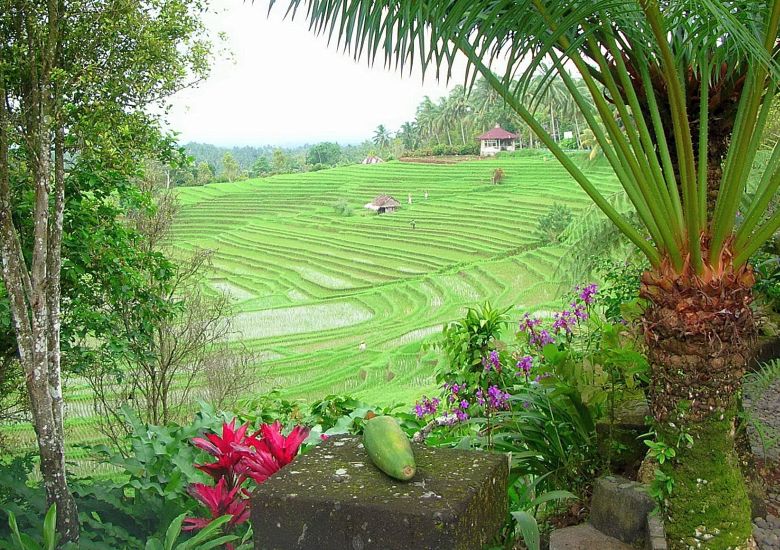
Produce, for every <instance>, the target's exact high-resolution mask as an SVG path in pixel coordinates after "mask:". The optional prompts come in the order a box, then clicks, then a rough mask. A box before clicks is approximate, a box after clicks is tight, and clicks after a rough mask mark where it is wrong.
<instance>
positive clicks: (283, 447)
mask: <svg viewBox="0 0 780 550" xmlns="http://www.w3.org/2000/svg"><path fill="white" fill-rule="evenodd" d="M260 431H261V432H262V434H263V438H262V440H261V443H264V444H265V445H266V447H267V449H268V450H269V451H270V452H271V454H272V455H273V456H274V458H275V459H276V460H277V461H278V462H279V467H280V468H281V467H282V466H287V465H288V464H289V463H290V462H292V461H293V459H294V458H295V457H296V456H297V454H298V449H300V447H301V443H303V442H304V440H305V439H306V438H307V437H308V436H309V429H308V428H303V427H301V426H296V427H295V428H293V429H292V431H291V432H290V434H289V435H287V436H284V435H282V424H281V422H279V421H278V420H277V421H276V422H274V423H273V424H270V425H269V424H263V425H262V426H260ZM255 435H257V434H255ZM258 450H259V449H258Z"/></svg>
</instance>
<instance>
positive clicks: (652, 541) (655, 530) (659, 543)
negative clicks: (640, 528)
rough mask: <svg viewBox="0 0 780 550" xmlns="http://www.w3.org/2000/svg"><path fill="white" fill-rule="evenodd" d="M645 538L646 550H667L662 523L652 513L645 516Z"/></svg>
mask: <svg viewBox="0 0 780 550" xmlns="http://www.w3.org/2000/svg"><path fill="white" fill-rule="evenodd" d="M646 537H647V538H646V544H645V548H647V550H668V547H667V546H666V529H664V523H663V522H662V521H661V518H659V517H658V516H657V515H655V514H652V513H651V514H649V515H648V516H647V531H646Z"/></svg>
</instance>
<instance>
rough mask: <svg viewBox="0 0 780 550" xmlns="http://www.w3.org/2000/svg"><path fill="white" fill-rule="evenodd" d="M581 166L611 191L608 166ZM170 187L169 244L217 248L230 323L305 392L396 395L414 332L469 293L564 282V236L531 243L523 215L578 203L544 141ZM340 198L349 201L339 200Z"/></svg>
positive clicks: (401, 396)
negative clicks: (435, 160)
mask: <svg viewBox="0 0 780 550" xmlns="http://www.w3.org/2000/svg"><path fill="white" fill-rule="evenodd" d="M585 166H586V168H587V166H588V164H587V161H586V163H585ZM594 166H595V165H594ZM496 168H502V169H503V170H504V171H505V173H506V178H505V180H504V181H503V182H502V183H501V184H500V185H493V184H492V183H491V174H492V173H493V171H494V170H495V169H496ZM592 170H593V171H595V172H596V173H597V176H596V177H597V178H599V179H600V181H602V190H603V191H604V192H605V193H614V192H616V191H617V189H618V185H617V182H616V181H615V179H614V175H613V174H611V172H610V171H609V169H608V168H607V167H599V168H596V167H594V168H592ZM426 192H427V193H428V198H427V199H425V198H424V197H425V193H426ZM382 193H389V194H390V195H392V196H395V197H397V198H398V199H399V201H400V202H401V203H402V204H401V207H400V209H399V210H398V211H397V212H395V213H393V214H386V215H376V214H375V213H373V212H371V211H370V210H366V209H364V208H363V205H364V204H365V203H368V202H370V201H371V200H372V199H373V198H374V197H375V196H377V195H379V194H382ZM409 196H411V197H412V203H411V204H409V203H408V197H409ZM179 197H180V199H181V202H182V204H183V207H182V210H181V212H180V214H179V217H178V219H177V223H176V225H175V228H174V234H175V243H176V247H177V249H179V250H181V251H182V252H183V253H187V252H188V251H192V250H193V249H194V248H196V247H202V248H208V249H213V250H214V251H215V252H216V254H215V258H214V271H213V273H212V274H211V275H210V277H211V285H212V287H213V288H214V290H215V291H226V292H229V293H230V294H231V295H232V297H233V300H234V302H235V304H236V306H237V308H238V309H239V311H240V313H239V314H238V315H237V319H236V320H237V326H236V328H237V330H239V331H240V332H242V333H243V339H244V341H245V342H247V343H248V344H249V345H250V346H251V347H252V348H253V349H255V350H257V351H258V352H260V356H261V357H264V358H265V360H264V361H263V366H264V367H266V368H267V372H266V371H265V370H264V372H265V378H264V379H263V382H264V384H268V385H270V386H274V387H279V388H284V389H283V393H284V394H285V395H287V396H289V397H296V398H297V397H300V398H305V399H306V400H312V399H316V398H321V397H323V396H324V395H326V394H331V393H350V394H354V395H356V396H359V397H361V398H364V399H365V400H366V401H368V402H371V403H381V404H391V403H397V402H400V403H404V404H407V406H409V404H411V403H413V402H414V400H415V399H416V398H417V397H418V396H419V395H420V392H421V390H426V389H428V390H430V389H431V387H432V386H433V369H432V367H431V364H430V360H431V356H430V355H428V356H426V355H425V353H424V350H423V349H422V348H421V343H422V342H423V341H425V339H426V338H427V337H429V336H431V335H432V334H438V333H440V332H441V329H442V325H443V324H445V323H448V322H451V321H453V320H455V319H457V318H458V317H459V316H460V315H461V314H462V313H463V311H464V309H465V307H466V306H475V305H477V304H479V303H481V302H484V301H486V300H490V301H491V302H493V303H495V304H497V305H502V306H509V305H513V306H515V308H516V310H517V313H518V314H519V313H520V312H521V311H524V310H535V309H538V308H541V307H543V306H544V305H545V304H551V303H555V302H556V301H557V298H558V297H559V294H560V291H561V290H562V288H561V283H563V282H564V281H565V283H566V284H567V285H568V284H569V282H570V280H569V279H568V278H567V276H566V275H567V274H566V273H560V271H559V269H558V267H559V265H560V262H561V255H562V254H564V253H565V248H564V247H563V246H561V245H555V246H540V244H541V243H540V242H539V241H540V239H539V235H538V234H537V232H536V221H535V220H537V218H538V217H539V216H541V215H544V214H545V213H546V212H547V210H548V209H549V208H550V207H551V206H552V205H553V204H554V203H563V204H567V205H569V206H571V207H572V208H573V209H577V210H582V209H584V208H587V207H588V203H587V197H586V195H585V194H584V193H583V192H582V191H581V190H580V189H579V188H578V187H577V186H576V185H575V184H574V182H573V181H572V180H571V178H570V177H569V176H568V175H567V174H566V173H565V172H564V171H563V170H562V169H561V168H560V167H559V166H557V165H556V164H554V163H553V162H552V161H551V159H550V158H549V157H547V156H545V155H541V154H540V155H537V156H529V157H527V158H504V159H500V160H475V161H467V162H460V163H457V164H452V165H438V164H437V165H433V164H423V163H404V162H387V163H384V164H377V165H354V166H348V167H341V168H333V169H330V170H325V171H319V172H313V173H307V174H294V175H280V176H273V177H270V178H265V179H258V180H248V181H243V182H236V183H232V184H229V183H222V184H213V185H207V186H204V187H197V188H187V189H182V190H181V192H180V194H179ZM339 200H346V201H347V202H348V203H349V205H350V206H351V207H352V208H353V209H354V210H355V212H356V214H355V215H352V216H339V215H338V214H336V213H335V212H334V208H333V204H334V203H336V202H337V201H339ZM412 221H414V225H415V227H414V229H412V226H411V223H412ZM566 290H568V289H566ZM361 342H365V350H364V351H359V346H360V344H361ZM433 360H434V361H435V356H433Z"/></svg>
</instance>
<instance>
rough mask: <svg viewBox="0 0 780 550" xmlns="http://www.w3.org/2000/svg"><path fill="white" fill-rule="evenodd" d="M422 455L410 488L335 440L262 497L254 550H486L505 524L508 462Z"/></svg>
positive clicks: (256, 509) (348, 442)
mask: <svg viewBox="0 0 780 550" xmlns="http://www.w3.org/2000/svg"><path fill="white" fill-rule="evenodd" d="M413 449H414V454H415V460H416V462H417V474H416V475H415V477H414V478H413V479H412V480H411V481H408V482H402V481H397V480H394V479H392V478H390V477H388V476H386V475H385V474H384V473H382V472H381V471H379V470H378V469H377V468H376V467H374V465H373V464H372V463H371V461H370V459H369V457H368V455H367V454H366V451H365V449H364V448H363V445H362V443H361V441H360V438H358V437H351V436H338V437H332V438H330V439H328V441H325V442H323V443H322V444H320V445H319V446H318V447H317V448H315V449H313V450H312V451H310V452H309V453H307V454H306V455H303V456H300V457H298V458H297V459H296V460H295V462H293V463H291V464H290V465H288V466H287V467H285V468H284V469H282V470H281V471H280V472H278V473H277V474H275V475H274V476H272V477H271V478H269V479H268V480H267V481H266V482H265V483H263V484H262V485H259V486H258V487H257V489H256V490H255V493H254V495H253V497H252V503H251V508H252V528H253V530H254V537H255V539H254V542H255V549H256V550H293V549H296V550H304V549H312V550H314V549H316V550H329V549H333V550H370V549H382V550H395V549H398V550H400V549H408V548H415V549H431V550H433V549H442V550H444V549H447V550H455V549H457V550H460V549H462V550H471V549H479V548H482V547H483V545H484V544H486V543H487V542H488V541H490V540H491V539H492V538H493V537H494V536H495V534H496V533H497V532H498V530H499V529H500V528H501V526H502V525H503V524H504V522H505V520H506V516H507V507H508V500H507V483H508V478H509V462H508V459H507V456H506V455H503V454H498V453H487V452H476V451H464V450H459V449H443V448H430V447H425V446H424V445H413Z"/></svg>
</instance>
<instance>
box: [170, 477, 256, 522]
mask: <svg viewBox="0 0 780 550" xmlns="http://www.w3.org/2000/svg"><path fill="white" fill-rule="evenodd" d="M190 494H191V495H192V496H193V498H195V499H196V500H197V501H198V502H200V503H201V504H203V505H204V506H205V507H206V509H208V511H209V514H210V515H211V517H210V518H186V519H185V520H184V523H185V526H184V527H182V531H194V530H196V529H203V528H204V527H206V526H207V525H208V524H209V523H211V521H213V520H215V519H217V518H219V517H222V516H224V515H230V516H232V518H231V519H230V521H229V522H228V523H227V527H228V528H233V527H235V526H236V525H240V524H242V523H244V522H245V521H246V520H247V519H249V501H247V500H245V499H244V497H245V496H246V494H245V492H244V491H242V490H241V488H240V487H238V486H236V487H233V488H232V489H228V486H227V482H226V481H225V478H222V479H220V480H219V481H218V482H217V484H216V485H214V486H211V485H206V484H204V483H193V484H192V485H190Z"/></svg>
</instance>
